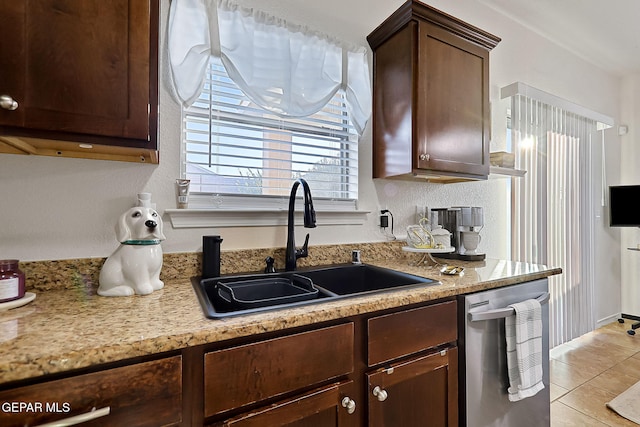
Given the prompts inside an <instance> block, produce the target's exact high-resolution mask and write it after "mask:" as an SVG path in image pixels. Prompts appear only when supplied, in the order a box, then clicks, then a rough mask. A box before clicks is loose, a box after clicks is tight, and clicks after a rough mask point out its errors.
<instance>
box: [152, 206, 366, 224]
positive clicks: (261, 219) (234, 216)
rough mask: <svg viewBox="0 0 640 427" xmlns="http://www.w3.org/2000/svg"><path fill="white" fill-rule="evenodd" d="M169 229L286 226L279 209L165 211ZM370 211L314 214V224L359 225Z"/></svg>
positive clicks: (297, 220)
mask: <svg viewBox="0 0 640 427" xmlns="http://www.w3.org/2000/svg"><path fill="white" fill-rule="evenodd" d="M164 212H165V213H166V214H167V215H168V216H169V219H170V220H171V226H172V227H173V228H210V227H215V228H220V227H273V226H279V225H283V226H286V225H287V211H286V210H283V209H259V210H247V209H166V210H165V211H164ZM369 213H370V211H353V210H350V211H336V210H327V211H319V210H316V224H317V225H318V226H326V225H362V224H364V223H365V221H366V220H367V215H368V214H369ZM295 223H296V224H301V223H302V212H301V211H296V212H295Z"/></svg>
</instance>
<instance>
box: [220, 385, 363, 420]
mask: <svg viewBox="0 0 640 427" xmlns="http://www.w3.org/2000/svg"><path fill="white" fill-rule="evenodd" d="M353 396H354V384H353V381H347V382H344V383H338V384H333V385H330V386H327V387H322V388H319V389H316V390H314V391H311V392H309V393H306V394H304V395H302V396H299V397H295V398H292V399H289V400H285V401H283V402H279V403H276V404H273V405H271V406H268V407H266V408H263V409H258V410H255V411H251V412H250V413H247V414H243V415H240V416H238V417H236V418H233V419H230V420H227V421H225V422H224V423H223V424H222V425H224V426H229V427H231V426H233V427H271V426H287V427H333V426H340V427H353V426H356V425H357V420H358V416H357V411H358V410H359V408H358V405H357V402H355V401H353V399H352V398H353Z"/></svg>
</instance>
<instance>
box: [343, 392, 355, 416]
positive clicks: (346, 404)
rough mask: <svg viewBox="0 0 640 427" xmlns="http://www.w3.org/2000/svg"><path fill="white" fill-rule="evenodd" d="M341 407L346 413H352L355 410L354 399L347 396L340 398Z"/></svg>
mask: <svg viewBox="0 0 640 427" xmlns="http://www.w3.org/2000/svg"><path fill="white" fill-rule="evenodd" d="M341 403H342V407H343V408H346V409H347V414H353V413H354V412H355V411H356V401H355V400H353V399H351V398H350V397H348V396H345V397H344V399H342V402H341Z"/></svg>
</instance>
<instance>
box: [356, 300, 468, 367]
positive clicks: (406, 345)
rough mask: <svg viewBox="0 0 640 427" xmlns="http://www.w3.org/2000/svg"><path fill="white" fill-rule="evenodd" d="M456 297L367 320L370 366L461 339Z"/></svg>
mask: <svg viewBox="0 0 640 427" xmlns="http://www.w3.org/2000/svg"><path fill="white" fill-rule="evenodd" d="M456 323H457V318H456V303H455V301H449V302H444V303H440V304H433V305H430V306H428V307H421V308H416V309H413V310H406V311H401V312H398V313H392V314H387V315H384V316H378V317H373V318H371V319H369V320H368V321H367V332H368V352H367V357H368V359H367V361H368V364H369V366H373V365H377V364H379V363H382V362H387V361H389V360H393V359H396V358H398V357H403V356H407V355H409V354H412V353H416V352H418V351H422V350H425V349H428V348H430V347H435V346H438V345H441V344H446V343H449V342H453V341H455V340H456V339H457V328H456Z"/></svg>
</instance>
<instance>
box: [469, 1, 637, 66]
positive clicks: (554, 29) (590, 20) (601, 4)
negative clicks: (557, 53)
mask: <svg viewBox="0 0 640 427" xmlns="http://www.w3.org/2000/svg"><path fill="white" fill-rule="evenodd" d="M480 1H481V2H482V3H483V4H485V5H487V6H489V7H490V8H492V9H495V10H496V11H498V12H500V13H502V14H504V15H506V16H508V17H510V18H512V19H513V20H515V21H517V22H519V23H520V24H522V25H524V26H526V27H527V28H529V29H531V30H533V31H535V32H537V33H539V34H540V35H542V36H544V37H546V38H548V39H550V40H551V41H553V42H555V43H556V44H559V45H561V46H563V47H565V48H566V49H568V50H570V51H572V52H574V53H575V54H576V55H578V56H580V57H582V58H583V59H585V60H587V61H589V62H591V63H593V64H595V65H597V66H599V67H600V68H602V69H604V70H607V71H609V72H611V73H614V74H616V75H619V76H625V75H631V74H640V29H639V28H640V27H639V26H637V25H638V20H639V19H640V1H638V0H610V1H603V0H480Z"/></svg>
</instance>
